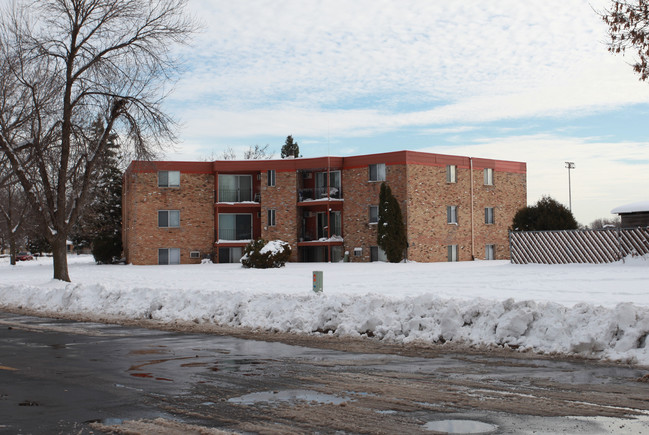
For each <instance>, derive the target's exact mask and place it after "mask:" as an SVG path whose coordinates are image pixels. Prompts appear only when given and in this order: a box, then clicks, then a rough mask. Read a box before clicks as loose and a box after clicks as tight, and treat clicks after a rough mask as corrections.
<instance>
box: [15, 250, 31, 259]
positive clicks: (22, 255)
mask: <svg viewBox="0 0 649 435" xmlns="http://www.w3.org/2000/svg"><path fill="white" fill-rule="evenodd" d="M33 259H34V257H32V254H30V253H29V252H19V253H18V254H16V261H29V260H33Z"/></svg>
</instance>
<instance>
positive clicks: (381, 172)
mask: <svg viewBox="0 0 649 435" xmlns="http://www.w3.org/2000/svg"><path fill="white" fill-rule="evenodd" d="M369 168H370V181H385V163H376V164H374V165H370V167H369Z"/></svg>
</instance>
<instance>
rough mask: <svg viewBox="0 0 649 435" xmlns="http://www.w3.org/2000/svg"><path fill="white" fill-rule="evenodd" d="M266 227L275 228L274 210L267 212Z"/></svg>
mask: <svg viewBox="0 0 649 435" xmlns="http://www.w3.org/2000/svg"><path fill="white" fill-rule="evenodd" d="M268 226H269V227H274V226H275V210H274V209H269V210H268Z"/></svg>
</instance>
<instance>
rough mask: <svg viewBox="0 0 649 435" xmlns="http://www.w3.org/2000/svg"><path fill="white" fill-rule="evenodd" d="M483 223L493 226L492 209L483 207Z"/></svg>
mask: <svg viewBox="0 0 649 435" xmlns="http://www.w3.org/2000/svg"><path fill="white" fill-rule="evenodd" d="M484 223H486V224H493V223H494V208H493V207H485V209H484Z"/></svg>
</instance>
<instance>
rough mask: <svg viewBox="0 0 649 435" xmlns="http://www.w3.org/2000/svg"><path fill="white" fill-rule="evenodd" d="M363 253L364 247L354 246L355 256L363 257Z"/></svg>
mask: <svg viewBox="0 0 649 435" xmlns="http://www.w3.org/2000/svg"><path fill="white" fill-rule="evenodd" d="M362 255H363V248H354V257H361V256H362Z"/></svg>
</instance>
